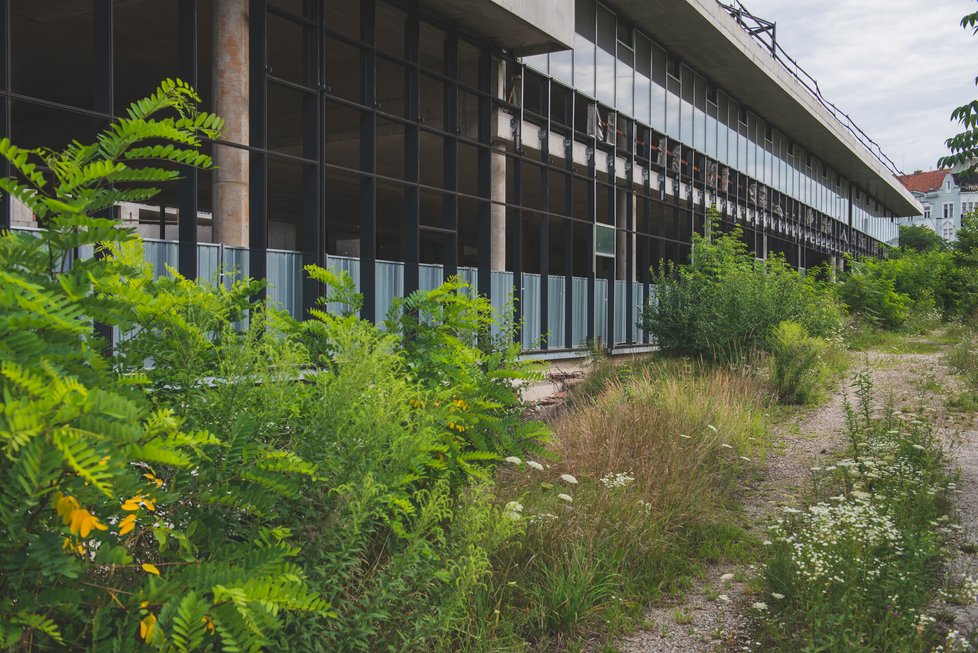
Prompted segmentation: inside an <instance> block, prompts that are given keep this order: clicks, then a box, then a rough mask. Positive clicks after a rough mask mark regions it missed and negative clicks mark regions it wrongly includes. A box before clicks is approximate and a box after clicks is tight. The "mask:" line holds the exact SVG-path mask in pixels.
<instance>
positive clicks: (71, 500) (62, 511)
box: [54, 493, 81, 526]
mask: <svg viewBox="0 0 978 653" xmlns="http://www.w3.org/2000/svg"><path fill="white" fill-rule="evenodd" d="M78 508H81V506H79V505H78V499H76V498H75V497H71V496H65V495H63V494H60V493H59V494H58V500H57V501H56V502H55V504H54V510H55V512H57V513H58V515H59V516H60V517H61V519H62V521H64V523H65V526H67V525H68V523H69V522H70V521H71V513H72V511H73V510H77V509H78Z"/></svg>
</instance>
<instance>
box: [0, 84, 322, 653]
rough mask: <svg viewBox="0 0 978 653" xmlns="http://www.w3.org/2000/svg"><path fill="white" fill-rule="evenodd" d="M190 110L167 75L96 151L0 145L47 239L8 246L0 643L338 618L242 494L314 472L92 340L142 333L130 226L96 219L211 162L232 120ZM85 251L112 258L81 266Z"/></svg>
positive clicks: (272, 496)
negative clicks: (196, 415)
mask: <svg viewBox="0 0 978 653" xmlns="http://www.w3.org/2000/svg"><path fill="white" fill-rule="evenodd" d="M196 101H197V96H196V94H195V93H194V91H193V89H191V88H189V87H187V86H186V85H184V84H182V83H180V82H173V81H170V80H167V81H165V82H164V83H163V84H161V86H160V88H159V89H158V90H157V91H156V93H154V95H152V96H151V97H149V98H146V99H145V100H142V101H140V102H137V103H135V104H133V105H132V106H131V107H130V108H129V110H128V112H127V117H126V118H123V119H120V120H118V121H117V122H116V123H114V124H113V125H112V126H111V127H110V128H109V129H108V130H107V131H105V132H103V133H102V134H101V136H100V137H99V140H98V141H97V142H96V143H95V144H92V145H82V144H80V143H77V142H76V143H73V144H72V145H70V146H69V147H68V148H67V149H66V150H65V151H64V152H60V153H55V152H49V151H47V150H21V149H19V148H16V147H14V146H13V145H11V144H10V143H9V142H8V141H7V140H6V139H4V140H2V141H0V154H2V155H3V156H4V157H6V158H7V160H8V161H10V162H11V164H12V166H13V168H14V169H15V170H16V171H17V172H18V174H19V176H20V180H19V181H18V180H14V179H0V188H3V189H4V190H5V191H6V192H8V193H10V194H11V195H13V196H15V197H17V198H18V199H19V200H21V201H22V202H24V203H25V204H26V205H27V206H28V207H29V208H30V209H31V210H32V211H33V212H34V213H35V215H37V217H38V220H39V221H40V223H41V224H42V225H44V226H45V227H46V230H44V231H42V232H40V233H39V234H37V235H32V234H23V233H16V234H14V233H6V234H3V235H2V236H0V279H2V280H3V290H2V291H0V306H2V308H0V341H2V342H3V345H0V396H2V397H3V400H2V401H3V403H2V409H0V446H2V449H3V456H2V457H0V477H2V478H3V479H4V480H3V488H2V491H0V522H2V525H0V530H2V536H0V570H2V571H0V646H2V647H4V648H9V649H14V650H26V649H29V650H34V649H38V650H51V649H55V648H56V649H58V650H65V649H67V650H79V649H86V650H131V649H134V648H136V647H138V646H139V643H140V642H143V643H146V644H149V645H151V646H154V647H157V648H166V649H168V650H179V651H184V650H196V649H199V648H203V647H211V646H223V647H234V646H240V647H243V648H254V647H256V646H260V645H261V644H262V643H263V642H265V641H267V635H268V633H269V632H270V631H272V630H274V629H275V628H276V626H277V625H278V624H279V623H280V615H281V613H282V612H283V611H291V610H295V611H309V612H311V613H316V614H319V615H325V614H327V613H328V604H327V601H325V600H324V599H323V598H322V597H320V596H319V595H317V594H315V593H314V592H312V591H310V589H309V587H308V585H307V584H306V582H305V580H304V578H303V574H302V572H301V570H300V568H299V567H298V566H297V564H296V561H295V556H296V553H297V549H296V548H295V546H294V545H293V544H291V543H290V541H289V540H290V537H291V536H290V532H289V530H288V528H286V527H285V525H283V524H276V523H274V522H272V521H270V520H266V519H261V518H257V517H256V515H259V514H260V513H261V506H259V505H249V504H248V499H247V498H248V497H253V498H260V499H261V502H262V504H263V505H269V504H271V503H274V501H275V500H276V498H277V497H281V496H282V495H287V494H288V487H289V484H291V483H297V482H298V479H301V478H303V477H308V476H309V475H310V474H311V473H312V471H313V470H312V468H311V467H310V466H309V465H308V464H307V463H305V462H303V461H302V460H301V459H299V458H298V457H295V456H292V455H280V454H279V453H278V452H276V451H274V450H273V448H272V447H270V446H267V445H264V444H261V443H256V442H254V441H253V440H251V439H250V435H251V433H252V431H253V429H254V423H253V422H251V421H249V420H247V419H238V420H233V423H232V425H230V426H229V430H230V431H231V433H232V434H233V435H234V436H237V437H238V441H234V440H229V439H219V438H217V437H215V435H214V434H213V433H212V432H209V431H207V430H204V429H200V428H197V427H196V426H195V425H191V424H190V423H188V421H187V420H185V419H184V417H183V414H182V413H183V410H182V408H184V407H183V406H180V405H176V404H170V403H168V402H165V401H157V400H156V398H155V397H154V396H153V394H152V393H151V392H150V391H149V387H150V385H151V382H152V381H151V377H150V375H149V374H147V373H146V371H145V369H144V368H143V366H142V365H140V366H139V367H138V368H129V369H125V367H124V366H119V367H117V366H116V362H115V361H113V360H110V359H107V358H106V357H105V355H104V353H103V347H104V344H105V343H104V342H103V341H102V340H101V339H99V338H97V337H93V334H92V324H93V321H98V322H101V323H103V324H105V325H109V326H119V327H121V328H123V330H128V329H130V328H132V327H133V325H134V320H133V318H134V314H135V313H136V312H137V311H138V310H140V306H139V304H140V302H141V301H142V300H143V299H144V298H145V293H144V291H143V287H144V286H145V284H148V283H149V271H148V267H147V265H146V263H145V262H144V261H143V259H142V256H141V252H140V250H139V248H138V245H136V244H135V243H134V242H133V238H134V236H133V234H132V233H131V232H130V231H128V230H124V229H119V228H118V226H117V225H116V224H115V223H113V222H112V221H110V220H105V219H98V218H94V217H91V216H92V215H94V214H95V213H97V212H99V211H101V210H103V209H105V208H107V207H110V206H112V205H113V204H114V203H115V202H119V201H145V200H146V199H148V198H150V197H152V196H153V195H154V194H155V193H156V192H157V191H156V189H154V188H147V187H145V186H144V184H147V183H150V184H151V183H157V182H165V181H168V180H170V179H173V178H175V177H176V176H177V174H178V172H177V164H186V165H196V166H199V167H203V168H206V167H209V166H210V159H209V158H208V157H206V156H205V155H202V154H199V153H198V152H197V151H196V148H197V146H198V145H199V142H200V138H201V137H202V136H207V137H214V136H216V135H217V134H218V132H219V130H220V127H221V122H220V120H219V119H218V118H216V117H214V116H211V115H208V114H203V113H197V111H196V108H195V104H196ZM39 163H40V164H43V165H44V166H45V167H46V168H47V170H48V171H49V172H42V171H41V169H40V168H39V167H37V166H38V164H39ZM86 246H92V247H94V248H95V250H96V252H97V253H98V254H102V255H100V256H94V257H92V258H88V259H81V260H74V261H73V262H72V259H73V252H74V251H76V249H77V248H84V247H86ZM164 358H165V356H163V355H162V353H161V358H160V360H163V359H164ZM183 382H184V383H185V385H184V387H185V388H187V384H192V385H200V384H201V379H200V378H196V379H187V378H184V379H183ZM239 443H241V444H243V445H244V444H246V445H247V448H244V449H243V448H241V447H239V446H238V444H239ZM244 451H247V454H248V455H247V457H245V456H244V455H243V452H244Z"/></svg>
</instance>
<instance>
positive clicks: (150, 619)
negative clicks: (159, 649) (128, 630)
mask: <svg viewBox="0 0 978 653" xmlns="http://www.w3.org/2000/svg"><path fill="white" fill-rule="evenodd" d="M155 632H156V615H155V614H152V613H150V614H148V615H146V616H145V617H143V620H142V621H140V622H139V636H140V637H142V638H143V641H144V642H150V641H152V640H153V634H154V633H155Z"/></svg>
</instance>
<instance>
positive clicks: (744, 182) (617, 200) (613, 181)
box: [0, 0, 919, 353]
mask: <svg viewBox="0 0 978 653" xmlns="http://www.w3.org/2000/svg"><path fill="white" fill-rule="evenodd" d="M0 22H2V25H0V38H2V39H3V43H2V44H0V45H2V47H0V57H2V58H3V65H2V66H0V70H2V71H3V73H4V74H3V78H2V79H0V131H3V133H2V135H4V136H10V137H11V138H12V140H13V141H14V142H15V143H18V144H20V145H23V146H47V147H54V148H58V147H61V146H63V145H64V144H65V143H66V142H67V141H68V139H78V140H81V141H85V140H90V139H91V138H92V137H93V136H94V134H95V133H96V131H97V130H98V129H99V128H100V127H102V126H104V125H105V124H106V122H107V121H108V120H110V119H111V117H112V116H113V115H118V114H120V113H121V112H122V111H123V109H124V107H125V106H126V105H127V104H128V103H129V102H130V101H132V100H134V99H137V98H139V97H142V96H143V95H145V94H146V93H148V92H149V91H151V90H152V89H153V88H154V87H155V85H156V84H157V82H158V81H159V80H160V79H161V78H164V77H180V78H182V79H184V80H187V81H189V82H190V83H192V84H194V85H195V86H197V87H198V89H199V91H200V94H201V96H202V98H203V100H204V109H206V110H209V111H214V112H217V113H219V114H220V115H222V116H223V117H224V118H225V120H226V121H227V126H228V128H227V132H226V134H225V135H224V137H223V138H222V139H221V140H220V141H218V142H214V143H208V144H206V146H205V147H206V149H207V150H208V151H209V152H212V153H213V154H214V156H215V159H216V162H217V164H218V166H219V167H218V168H217V169H216V170H213V171H208V172H195V171H188V172H187V175H186V178H185V179H184V180H182V181H181V182H180V183H179V184H178V185H174V186H173V187H172V188H168V189H166V190H165V191H164V193H163V194H162V195H161V196H160V197H159V198H158V203H157V204H154V205H153V206H125V207H119V211H118V215H119V218H120V219H122V220H124V221H127V222H131V223H132V224H135V225H138V227H139V230H140V233H142V234H143V235H144V236H145V237H147V238H148V239H156V240H158V241H160V242H159V243H156V242H155V241H153V247H156V248H157V249H159V251H160V252H162V253H161V254H160V256H161V257H163V259H162V260H166V261H168V262H172V263H173V264H175V265H176V267H178V269H179V270H180V271H181V272H182V273H184V274H186V275H188V276H197V275H201V276H205V273H207V272H209V271H211V270H212V268H211V267H208V265H210V264H209V263H207V264H205V260H206V261H210V260H211V259H212V258H213V256H212V253H213V252H214V251H215V250H214V248H215V247H219V256H220V260H222V261H225V262H226V261H227V260H229V259H233V261H235V262H236V263H237V264H238V266H239V267H240V268H243V271H244V272H247V273H248V274H250V275H251V276H255V277H268V278H269V279H270V280H272V285H273V287H272V289H271V290H270V294H271V295H275V293H276V292H279V293H281V292H282V290H281V287H279V288H276V287H275V286H276V284H279V285H281V286H282V287H284V286H285V285H288V286H289V291H288V292H289V293H290V295H289V301H288V302H285V303H286V304H287V306H288V307H289V308H290V309H291V310H293V311H294V312H297V313H299V312H301V311H302V310H303V308H304V307H309V306H311V305H313V303H314V302H315V300H316V298H317V297H318V296H319V294H320V292H321V290H320V289H319V288H318V287H317V286H316V285H315V284H313V283H310V282H309V281H307V280H303V279H302V275H301V265H303V264H309V263H316V264H319V265H336V266H339V267H343V268H344V269H348V270H350V271H351V272H352V273H353V274H354V276H355V278H356V280H357V283H358V286H359V288H360V291H361V292H362V293H363V294H364V296H365V304H364V309H363V312H362V314H363V316H364V317H365V318H368V319H378V318H382V317H383V311H384V309H385V307H386V305H387V304H388V303H389V300H390V297H391V296H393V295H397V294H405V293H409V292H412V291H413V290H416V289H418V288H426V287H431V286H432V285H433V284H435V283H436V282H437V281H438V280H440V279H441V278H448V277H450V276H454V275H461V276H463V278H466V279H468V280H470V281H472V282H473V285H474V286H475V287H476V288H477V289H478V291H479V292H480V293H482V294H484V295H487V296H489V297H490V298H491V299H492V301H493V303H494V305H496V306H497V307H499V308H501V309H502V308H503V307H504V306H506V301H507V298H508V297H510V296H511V297H513V298H515V302H514V304H513V306H514V307H515V308H514V312H515V317H516V318H517V321H518V322H520V323H522V333H521V335H520V336H519V337H521V338H522V341H523V343H524V346H525V347H526V348H527V349H538V348H539V349H545V350H549V351H552V352H557V353H559V352H563V351H568V352H569V351H572V350H576V349H579V348H580V347H582V346H584V344H585V343H587V342H602V343H603V344H604V345H606V346H608V347H616V348H626V349H627V348H629V347H633V348H634V347H638V346H641V345H643V344H645V343H647V342H648V335H647V334H645V333H642V332H641V331H640V330H639V329H638V328H637V327H636V326H635V324H636V322H637V320H638V313H639V311H640V309H641V306H642V305H643V304H644V303H645V302H647V301H648V299H649V297H650V296H651V295H652V294H653V293H654V288H653V287H652V285H651V283H650V281H651V272H650V270H652V269H654V268H655V267H656V266H658V265H659V264H660V262H661V261H677V262H685V261H687V260H688V259H689V257H690V249H691V241H692V234H693V233H694V232H698V233H704V231H705V230H706V228H707V225H706V214H707V210H708V209H709V208H710V207H711V206H716V207H717V209H718V210H719V212H720V215H721V219H720V228H721V229H724V230H729V229H731V228H733V226H734V225H739V226H740V227H741V228H742V229H743V233H744V238H745V241H746V242H747V244H748V245H749V246H750V247H751V249H752V250H753V251H754V252H755V254H756V256H758V257H759V258H765V257H767V256H769V255H771V254H772V253H778V254H781V255H784V256H785V258H786V259H787V260H788V261H789V262H790V263H791V264H792V265H795V266H797V267H799V268H808V267H813V266H815V265H819V264H821V263H831V264H833V265H835V264H838V263H839V261H841V256H842V254H844V253H851V254H854V255H876V254H879V253H880V251H881V247H882V243H883V242H885V241H887V240H888V239H889V238H890V237H891V236H892V233H893V232H894V229H895V226H894V223H893V218H894V217H895V216H900V215H908V214H911V213H915V212H919V205H918V204H917V202H916V200H915V199H914V197H913V196H912V195H911V194H910V193H909V192H908V191H907V190H906V189H905V188H904V187H903V186H902V185H901V184H900V183H899V182H897V181H896V179H895V178H894V177H893V175H892V174H891V173H890V172H889V171H888V170H886V168H885V167H884V166H883V165H882V164H881V163H880V162H879V161H878V160H876V159H875V158H874V157H873V156H872V155H871V154H870V152H869V151H868V150H867V149H866V148H865V147H864V146H863V145H862V144H861V143H860V142H859V141H858V140H857V139H856V138H855V137H854V136H853V134H852V133H850V131H847V129H846V127H845V126H844V125H842V124H840V123H839V122H838V121H837V120H836V119H835V118H834V117H833V116H832V115H831V114H830V113H829V112H827V111H826V109H825V107H824V106H823V105H822V104H820V103H819V102H818V100H817V98H815V97H813V96H812V94H811V93H809V92H808V91H807V90H806V89H805V88H804V86H803V85H802V84H801V83H800V82H799V81H798V79H796V78H795V77H793V76H792V75H791V74H790V73H789V71H788V69H787V68H786V67H785V66H784V65H782V63H781V62H780V61H779V60H778V59H777V58H776V57H775V56H772V52H771V51H769V50H767V49H766V48H765V47H764V46H763V45H762V44H760V43H759V42H758V41H757V40H756V39H754V38H753V37H752V36H751V35H750V34H749V33H748V31H746V30H745V29H743V26H742V25H741V24H739V23H738V21H737V20H735V19H734V17H732V16H731V14H730V12H729V11H728V10H727V9H726V8H725V7H724V6H723V5H721V4H719V3H717V2H715V0H679V1H672V0H670V1H668V2H666V1H665V0H652V1H648V0H645V1H641V2H640V1H638V0H616V1H614V2H612V3H611V4H608V5H605V4H602V3H598V2H595V1H594V0H450V1H441V2H435V1H433V0H359V1H358V0H167V1H163V2H161V1H160V0H126V1H124V2H123V1H121V0H115V1H113V0H64V1H61V2H58V3H28V2H14V1H11V0H6V1H3V0H0ZM0 172H2V171H0ZM0 219H2V221H3V222H4V223H6V224H10V223H11V222H13V223H14V224H21V225H29V224H30V222H31V218H30V216H29V215H24V214H23V211H22V210H19V209H18V208H17V207H16V206H15V205H11V204H10V203H9V202H8V203H6V204H5V205H4V206H3V208H2V211H0ZM149 245H150V242H149V241H148V245H147V247H148V248H149ZM225 256H228V257H229V259H225ZM283 266H284V267H283ZM286 278H287V281H283V279H286Z"/></svg>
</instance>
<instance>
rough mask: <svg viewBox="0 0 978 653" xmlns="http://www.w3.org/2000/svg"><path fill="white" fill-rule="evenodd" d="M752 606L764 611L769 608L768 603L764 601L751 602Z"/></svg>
mask: <svg viewBox="0 0 978 653" xmlns="http://www.w3.org/2000/svg"><path fill="white" fill-rule="evenodd" d="M750 607H752V608H754V609H755V610H760V611H764V610H767V603H765V602H764V601H758V602H756V603H751V604H750Z"/></svg>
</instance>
